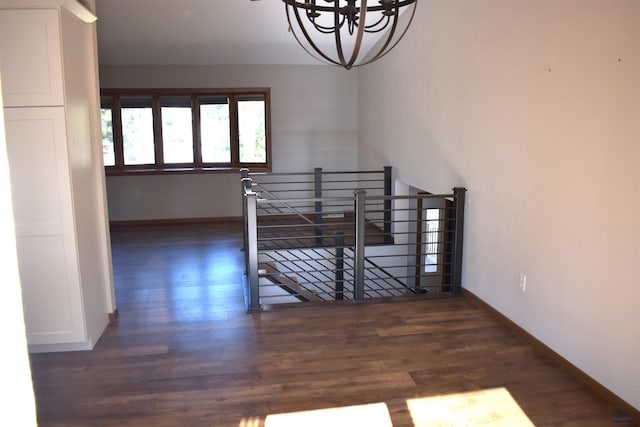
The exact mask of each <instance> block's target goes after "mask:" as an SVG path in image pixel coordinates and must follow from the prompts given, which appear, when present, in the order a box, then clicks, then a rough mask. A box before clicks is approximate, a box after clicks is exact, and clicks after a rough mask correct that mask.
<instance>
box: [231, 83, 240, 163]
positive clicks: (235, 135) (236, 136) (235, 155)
mask: <svg viewBox="0 0 640 427" xmlns="http://www.w3.org/2000/svg"><path fill="white" fill-rule="evenodd" d="M229 132H230V142H231V165H232V166H239V165H240V131H239V129H238V101H237V100H236V97H235V96H234V95H230V96H229Z"/></svg>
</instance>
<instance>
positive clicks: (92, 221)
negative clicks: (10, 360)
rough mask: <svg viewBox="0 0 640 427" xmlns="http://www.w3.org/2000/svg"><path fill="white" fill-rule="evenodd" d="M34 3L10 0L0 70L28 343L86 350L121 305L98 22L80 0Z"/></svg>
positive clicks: (0, 37) (2, 8) (0, 23)
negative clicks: (114, 265)
mask: <svg viewBox="0 0 640 427" xmlns="http://www.w3.org/2000/svg"><path fill="white" fill-rule="evenodd" d="M23 4H24V3H23ZM28 4H29V8H26V7H25V8H21V7H19V6H16V2H15V1H14V0H0V73H1V74H0V76H1V78H2V93H3V97H4V100H5V103H4V105H5V109H4V111H5V128H6V133H7V149H8V154H9V168H10V172H11V186H12V197H13V205H14V220H15V225H16V240H17V249H18V263H19V267H20V280H21V284H22V293H23V304H24V313H25V323H26V329H27V341H28V344H29V348H30V351H32V352H41V351H69V350H86V349H91V348H93V346H94V345H95V343H96V342H97V340H98V339H99V337H100V335H101V334H102V332H103V331H104V329H105V327H106V325H107V324H108V319H109V314H110V313H112V312H114V310H115V301H114V297H113V275H112V272H111V254H110V243H109V232H108V220H107V214H106V202H105V200H106V197H105V191H104V172H103V167H102V153H101V148H102V146H101V141H100V129H99V126H100V123H99V95H98V85H97V70H96V68H97V64H96V55H95V28H94V26H93V24H90V23H87V22H86V21H85V20H82V19H79V18H78V14H77V13H76V12H75V11H77V10H80V9H82V10H83V11H85V12H86V10H85V9H84V8H83V7H82V6H81V5H80V4H79V3H77V2H76V1H75V0H64V1H61V0H42V6H43V7H38V3H37V2H36V1H35V0H30V1H29V2H28ZM18 5H20V3H18ZM69 5H72V6H73V7H72V9H75V11H73V10H71V11H70V10H69V8H68V6H69ZM78 8H80V9H78ZM85 16H86V15H85Z"/></svg>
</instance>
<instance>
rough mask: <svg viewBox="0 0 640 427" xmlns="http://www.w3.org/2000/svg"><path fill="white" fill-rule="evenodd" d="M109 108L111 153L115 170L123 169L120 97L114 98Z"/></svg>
mask: <svg viewBox="0 0 640 427" xmlns="http://www.w3.org/2000/svg"><path fill="white" fill-rule="evenodd" d="M112 102H113V104H112V107H111V114H112V116H111V123H112V126H113V151H114V156H115V168H116V169H124V144H123V142H122V113H121V111H120V97H119V96H117V95H116V96H114V97H113V100H112Z"/></svg>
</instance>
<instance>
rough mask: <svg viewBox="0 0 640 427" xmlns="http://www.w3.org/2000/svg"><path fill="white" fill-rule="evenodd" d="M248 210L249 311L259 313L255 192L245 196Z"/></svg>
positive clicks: (256, 197)
mask: <svg viewBox="0 0 640 427" xmlns="http://www.w3.org/2000/svg"><path fill="white" fill-rule="evenodd" d="M244 199H245V204H246V210H247V218H246V219H247V222H246V228H247V247H246V249H245V251H246V254H245V257H246V260H247V280H248V282H249V292H248V301H247V310H248V311H258V310H260V309H261V307H260V278H259V276H258V216H257V204H258V195H257V194H256V193H254V192H253V191H250V192H247V193H246V194H245V196H244Z"/></svg>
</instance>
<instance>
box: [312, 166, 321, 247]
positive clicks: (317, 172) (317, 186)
mask: <svg viewBox="0 0 640 427" xmlns="http://www.w3.org/2000/svg"><path fill="white" fill-rule="evenodd" d="M313 172H314V197H315V198H316V199H321V198H322V168H315V169H314V170H313ZM314 223H315V224H316V227H315V229H316V246H322V234H323V233H322V201H321V200H317V201H316V203H315V216H314Z"/></svg>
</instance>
